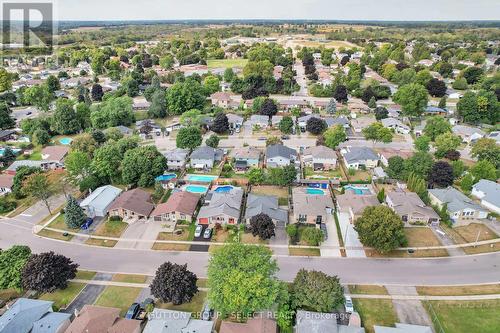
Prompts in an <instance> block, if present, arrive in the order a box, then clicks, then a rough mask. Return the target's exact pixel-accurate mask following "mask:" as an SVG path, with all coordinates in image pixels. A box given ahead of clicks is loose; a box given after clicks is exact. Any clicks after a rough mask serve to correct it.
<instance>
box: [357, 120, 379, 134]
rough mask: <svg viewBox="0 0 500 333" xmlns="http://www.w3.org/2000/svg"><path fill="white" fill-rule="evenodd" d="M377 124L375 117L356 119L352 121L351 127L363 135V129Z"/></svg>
mask: <svg viewBox="0 0 500 333" xmlns="http://www.w3.org/2000/svg"><path fill="white" fill-rule="evenodd" d="M375 122H377V120H376V119H375V117H356V118H354V119H351V126H352V128H353V129H354V132H355V133H361V132H362V131H363V128H366V127H368V126H370V125H371V124H373V123H375Z"/></svg>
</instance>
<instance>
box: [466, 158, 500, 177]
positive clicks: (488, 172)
mask: <svg viewBox="0 0 500 333" xmlns="http://www.w3.org/2000/svg"><path fill="white" fill-rule="evenodd" d="M470 172H471V173H472V175H473V176H474V178H475V179H477V180H480V179H489V180H496V179H497V170H496V168H495V166H494V165H493V163H491V162H489V161H487V160H482V161H479V162H477V163H476V164H475V165H474V166H473V167H472V168H471V169H470Z"/></svg>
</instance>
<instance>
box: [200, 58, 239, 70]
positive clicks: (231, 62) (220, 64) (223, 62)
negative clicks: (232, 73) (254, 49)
mask: <svg viewBox="0 0 500 333" xmlns="http://www.w3.org/2000/svg"><path fill="white" fill-rule="evenodd" d="M247 62H248V59H209V60H207V66H208V68H209V69H212V68H232V67H241V68H243V67H245V65H246V64H247Z"/></svg>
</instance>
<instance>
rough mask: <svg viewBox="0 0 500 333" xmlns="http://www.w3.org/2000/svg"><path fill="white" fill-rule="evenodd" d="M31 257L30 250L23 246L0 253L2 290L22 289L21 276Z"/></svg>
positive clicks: (0, 285) (0, 288)
mask: <svg viewBox="0 0 500 333" xmlns="http://www.w3.org/2000/svg"><path fill="white" fill-rule="evenodd" d="M30 255H31V250H30V248H29V247H27V246H23V245H14V246H13V247H11V248H10V249H7V250H2V251H0V290H5V289H11V288H12V289H16V290H17V291H20V290H21V289H22V283H21V274H22V271H23V268H24V266H25V265H26V262H28V259H29V257H30Z"/></svg>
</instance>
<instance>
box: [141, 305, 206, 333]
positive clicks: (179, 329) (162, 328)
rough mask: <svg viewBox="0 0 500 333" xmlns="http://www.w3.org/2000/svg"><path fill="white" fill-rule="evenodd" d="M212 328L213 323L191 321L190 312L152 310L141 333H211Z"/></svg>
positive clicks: (198, 320) (197, 320)
mask: <svg viewBox="0 0 500 333" xmlns="http://www.w3.org/2000/svg"><path fill="white" fill-rule="evenodd" d="M136 321H137V322H138V323H140V321H138V320H136ZM213 326H214V321H211V320H200V319H193V318H192V317H191V313H190V312H181V311H173V310H164V309H158V308H154V309H153V312H151V314H150V315H149V319H148V322H147V324H146V326H145V327H144V331H142V333H212V329H213Z"/></svg>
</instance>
